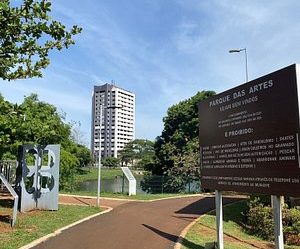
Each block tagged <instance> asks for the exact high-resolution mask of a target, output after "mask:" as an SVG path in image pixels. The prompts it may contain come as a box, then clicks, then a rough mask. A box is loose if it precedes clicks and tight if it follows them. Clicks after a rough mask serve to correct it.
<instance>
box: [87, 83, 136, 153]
mask: <svg viewBox="0 0 300 249" xmlns="http://www.w3.org/2000/svg"><path fill="white" fill-rule="evenodd" d="M101 106H102V110H103V112H102V125H101V127H100V109H101ZM100 130H101V132H100ZM134 133H135V94H134V93H132V92H129V91H127V90H124V89H122V88H119V87H117V86H115V85H112V84H105V85H102V86H94V92H93V101H92V131H91V134H92V136H91V137H92V141H91V149H92V152H93V154H94V158H98V153H99V146H100V134H101V156H102V157H103V158H105V157H107V156H113V157H117V155H118V151H120V150H122V149H123V148H124V146H125V144H126V143H128V142H130V141H131V140H133V139H134Z"/></svg>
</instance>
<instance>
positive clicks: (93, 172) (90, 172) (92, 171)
mask: <svg viewBox="0 0 300 249" xmlns="http://www.w3.org/2000/svg"><path fill="white" fill-rule="evenodd" d="M116 176H123V172H122V170H121V169H120V168H113V169H108V168H102V169H101V179H113V178H115V177H116ZM97 179H98V168H83V169H81V170H80V172H79V173H78V174H77V175H76V176H75V181H76V182H77V183H78V182H84V181H89V180H97Z"/></svg>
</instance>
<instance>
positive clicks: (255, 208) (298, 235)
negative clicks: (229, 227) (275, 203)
mask: <svg viewBox="0 0 300 249" xmlns="http://www.w3.org/2000/svg"><path fill="white" fill-rule="evenodd" d="M245 217H246V228H247V230H248V232H249V233H251V234H254V235H256V236H259V237H261V238H263V239H266V240H274V218H273V210H272V208H271V207H270V205H268V200H267V198H263V199H261V198H260V197H258V196H256V197H253V198H250V201H249V202H248V207H247V209H246V212H245ZM282 224H283V234H284V240H285V243H286V244H288V245H300V210H299V209H296V208H292V209H288V208H287V206H286V205H285V206H284V207H283V210H282Z"/></svg>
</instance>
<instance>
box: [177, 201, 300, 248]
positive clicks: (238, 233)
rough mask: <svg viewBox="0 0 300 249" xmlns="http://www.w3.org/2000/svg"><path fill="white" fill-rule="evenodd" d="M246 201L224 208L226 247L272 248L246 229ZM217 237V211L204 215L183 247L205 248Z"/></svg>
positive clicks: (185, 240) (183, 242)
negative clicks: (244, 222) (244, 213)
mask: <svg viewBox="0 0 300 249" xmlns="http://www.w3.org/2000/svg"><path fill="white" fill-rule="evenodd" d="M245 208H246V202H245V201H243V202H237V203H233V204H230V205H226V206H225V207H224V209H223V215H224V216H223V229H224V248H225V249H253V248H260V249H270V248H274V246H273V244H272V243H270V242H268V241H264V240H262V239H260V238H258V237H256V236H251V235H249V234H247V233H246V231H245V230H244V228H243V226H242V223H243V215H242V212H243V211H244V210H245ZM216 240H217V237H216V218H215V212H214V211H213V212H209V213H208V214H205V215H203V216H202V217H201V218H200V219H199V220H198V221H197V222H196V223H195V224H194V225H193V226H192V228H191V229H190V230H189V231H188V233H187V234H186V236H185V238H184V239H183V241H182V246H181V249H205V248H208V247H205V245H208V244H212V243H213V242H214V241H216ZM284 248H285V249H300V247H299V246H287V245H285V247H284Z"/></svg>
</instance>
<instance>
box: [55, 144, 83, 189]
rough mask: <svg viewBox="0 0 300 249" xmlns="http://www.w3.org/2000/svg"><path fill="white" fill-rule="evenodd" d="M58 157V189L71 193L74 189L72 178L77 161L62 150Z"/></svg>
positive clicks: (77, 164)
mask: <svg viewBox="0 0 300 249" xmlns="http://www.w3.org/2000/svg"><path fill="white" fill-rule="evenodd" d="M60 155H61V156H60V169H59V188H60V189H64V190H68V191H72V190H74V189H75V186H74V176H75V173H76V170H77V168H78V167H79V160H78V159H77V158H76V157H75V156H73V155H72V154H71V153H70V152H68V151H66V150H64V149H62V150H61V154H60Z"/></svg>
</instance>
